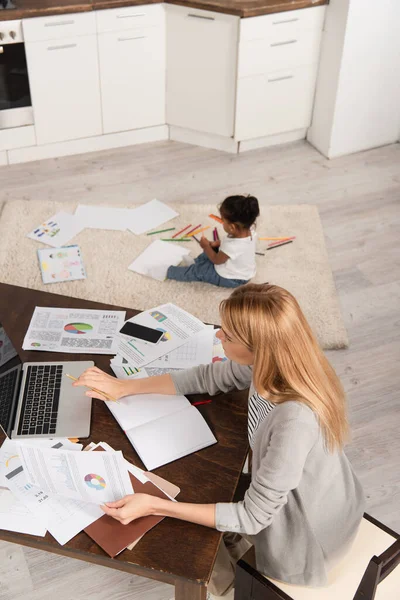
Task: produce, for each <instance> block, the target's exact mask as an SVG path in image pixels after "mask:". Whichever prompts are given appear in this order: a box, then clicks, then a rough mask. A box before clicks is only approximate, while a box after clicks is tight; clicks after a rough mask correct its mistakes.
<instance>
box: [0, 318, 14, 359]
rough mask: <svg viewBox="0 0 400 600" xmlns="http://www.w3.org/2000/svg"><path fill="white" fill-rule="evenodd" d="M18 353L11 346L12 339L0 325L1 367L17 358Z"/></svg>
mask: <svg viewBox="0 0 400 600" xmlns="http://www.w3.org/2000/svg"><path fill="white" fill-rule="evenodd" d="M17 354H18V353H17V351H16V350H15V348H14V346H13V345H12V344H11V342H10V339H9V337H8V335H7V334H6V332H5V331H4V329H3V327H2V326H1V325H0V367H1V366H3V365H5V364H6V362H8V361H9V360H11V359H12V358H14V356H17Z"/></svg>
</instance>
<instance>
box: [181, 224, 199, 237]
mask: <svg viewBox="0 0 400 600" xmlns="http://www.w3.org/2000/svg"><path fill="white" fill-rule="evenodd" d="M199 227H201V223H199V224H198V225H196V227H193V229H191V230H190V231H188V232H187V233H185V235H189V233H192V232H193V231H196V229H198V228H199Z"/></svg>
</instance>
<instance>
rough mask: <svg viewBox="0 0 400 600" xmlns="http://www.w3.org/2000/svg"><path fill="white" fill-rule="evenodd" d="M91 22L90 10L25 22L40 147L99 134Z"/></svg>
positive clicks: (99, 123)
mask: <svg viewBox="0 0 400 600" xmlns="http://www.w3.org/2000/svg"><path fill="white" fill-rule="evenodd" d="M67 17H68V18H67ZM93 23H94V26H95V17H94V15H93V14H89V13H84V14H82V15H80V14H77V15H67V16H63V18H60V17H43V18H42V17H41V18H39V19H27V20H26V21H25V20H24V22H23V25H24V35H25V37H26V39H28V40H29V41H27V42H26V43H25V50H26V56H27V62H28V72H29V82H30V88H31V97H32V106H33V111H34V122H35V131H36V139H37V143H38V145H42V144H50V143H54V142H61V141H66V140H73V139H78V138H87V137H91V136H95V135H100V134H101V131H102V124H101V105H100V82H99V67H98V52H97V38H96V35H95V33H93V31H95V29H94V30H93ZM53 25H54V26H53ZM64 28H67V31H68V33H67V34H66V30H65V29H64ZM66 35H67V37H65V36H66ZM37 38H38V41H36V39H37Z"/></svg>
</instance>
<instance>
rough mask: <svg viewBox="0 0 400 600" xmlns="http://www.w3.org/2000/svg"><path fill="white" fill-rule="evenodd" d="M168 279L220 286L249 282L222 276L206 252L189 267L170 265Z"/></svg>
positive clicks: (230, 286)
mask: <svg viewBox="0 0 400 600" xmlns="http://www.w3.org/2000/svg"><path fill="white" fill-rule="evenodd" d="M167 279H174V280H175V281H203V282H204V283H211V284H212V285H217V286H219V287H226V288H236V287H239V285H243V284H245V283H247V281H244V280H243V279H227V278H226V277H221V276H220V275H218V273H217V271H216V270H215V267H214V264H213V263H212V262H211V260H210V259H209V258H208V256H207V255H206V254H204V252H202V253H201V254H200V255H199V256H198V257H197V258H195V261H194V264H193V265H190V266H189V267H172V266H171V267H169V268H168V271H167Z"/></svg>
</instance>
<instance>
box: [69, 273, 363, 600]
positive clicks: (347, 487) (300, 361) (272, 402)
mask: <svg viewBox="0 0 400 600" xmlns="http://www.w3.org/2000/svg"><path fill="white" fill-rule="evenodd" d="M220 313H221V323H222V328H221V329H220V330H219V332H218V334H217V335H218V337H219V338H220V340H221V342H222V345H223V347H224V350H225V354H226V356H227V358H228V359H229V360H228V361H225V362H217V363H214V364H210V365H200V366H198V367H195V368H193V369H189V370H186V371H180V372H176V373H174V374H166V375H161V376H157V377H150V378H148V379H140V380H137V381H135V380H133V381H126V380H116V379H115V378H113V377H110V376H109V375H106V374H105V373H103V372H102V371H100V370H99V369H96V368H93V369H89V370H88V371H86V372H85V373H84V374H83V375H82V376H81V377H80V378H79V380H78V382H77V383H76V384H75V385H88V386H91V387H97V388H100V389H102V390H104V391H105V392H106V393H109V394H111V395H112V396H114V397H117V398H120V397H122V396H126V395H129V394H139V393H140V394H143V393H163V394H194V393H208V394H211V395H213V394H218V392H228V391H230V390H232V389H235V388H236V389H241V390H243V389H246V388H250V391H249V405H248V436H249V442H250V446H251V449H252V467H251V482H250V486H249V488H248V490H247V491H246V493H245V496H244V499H243V501H241V502H229V503H217V504H188V503H181V502H170V501H168V500H162V499H159V498H154V497H152V496H147V495H145V494H134V495H131V496H126V497H125V498H122V499H121V500H119V501H118V502H113V503H109V504H107V505H106V506H105V507H104V511H105V512H106V513H107V514H109V515H110V516H112V517H114V518H115V519H118V520H119V521H121V522H122V523H129V522H130V521H132V520H133V519H137V518H139V517H142V516H145V515H163V516H169V517H174V518H177V519H183V520H185V521H190V522H193V523H199V524H201V525H205V526H206V527H214V528H216V529H217V530H219V531H223V532H230V533H229V534H228V533H226V534H225V536H224V543H223V544H221V546H220V551H219V554H218V557H217V561H216V565H215V569H214V573H213V577H212V579H211V582H210V586H209V588H210V589H211V591H212V592H213V593H216V594H218V595H225V594H226V593H227V592H228V591H229V590H230V589H231V587H232V585H233V580H234V564H235V561H236V560H238V559H239V558H240V556H241V555H243V554H244V552H245V551H246V550H247V549H248V548H249V546H250V543H251V544H253V545H254V548H255V555H256V564H257V569H258V570H259V571H261V572H262V573H263V574H265V575H267V576H269V577H271V578H274V579H278V580H280V581H284V582H286V583H293V584H296V585H308V586H321V585H324V584H325V583H326V581H327V572H328V570H329V569H330V568H331V566H332V565H333V564H334V563H335V562H336V560H337V559H338V558H340V557H341V555H342V554H343V553H344V551H345V550H346V549H347V547H348V546H349V544H350V543H351V542H352V540H353V538H354V536H355V534H356V532H357V529H358V525H359V523H360V521H361V518H362V515H363V512H364V495H363V491H362V488H361V485H360V483H359V482H358V480H357V478H356V476H355V475H354V473H353V471H352V468H351V466H350V463H349V461H348V459H347V458H346V456H345V454H344V452H343V446H344V443H345V440H346V438H347V435H348V424H347V417H346V406H345V395H344V391H343V389H342V386H341V384H340V382H339V379H338V377H337V375H336V374H335V372H334V370H333V368H332V367H331V366H330V364H329V362H328V360H327V359H326V357H325V355H324V354H323V352H322V351H321V349H320V348H319V346H318V343H317V341H316V339H315V337H314V335H313V333H312V331H311V328H310V326H309V325H308V323H307V321H306V319H305V317H304V315H303V313H302V311H301V309H300V307H299V305H298V303H297V301H296V300H295V298H294V297H293V296H292V295H291V294H290V293H289V292H288V291H286V290H284V289H283V288H280V287H278V286H275V285H268V284H261V285H257V284H248V285H245V286H242V287H240V288H238V289H236V290H235V291H234V292H233V293H232V294H231V296H230V297H229V298H228V299H227V300H224V301H223V302H222V303H221V306H220ZM87 394H88V395H92V396H93V395H94V396H96V394H94V393H93V392H87ZM98 398H100V399H101V395H99V396H98ZM249 542H250V543H249Z"/></svg>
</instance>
